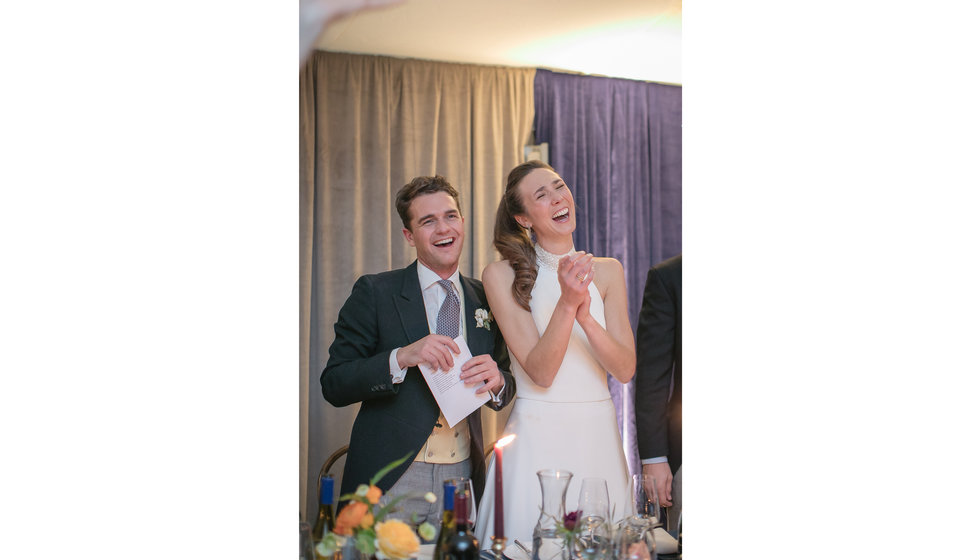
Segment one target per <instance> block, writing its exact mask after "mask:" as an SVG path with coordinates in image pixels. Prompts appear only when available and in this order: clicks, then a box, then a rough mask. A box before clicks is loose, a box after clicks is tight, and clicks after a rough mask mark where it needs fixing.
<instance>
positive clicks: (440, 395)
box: [419, 335, 490, 428]
mask: <svg viewBox="0 0 980 560" xmlns="http://www.w3.org/2000/svg"><path fill="white" fill-rule="evenodd" d="M454 342H456V345H457V346H459V352H460V353H459V354H457V355H454V356H453V367H452V369H450V370H449V371H448V372H445V371H442V370H434V369H432V368H430V367H429V366H427V365H425V364H419V370H421V371H422V377H424V378H425V382H426V383H428V384H429V390H430V391H432V396H434V397H435V398H436V403H437V404H438V405H439V409H440V410H442V415H443V416H445V417H446V420H447V421H448V422H449V427H450V428H452V427H453V426H455V425H456V424H458V423H459V421H460V420H462V419H463V418H466V417H467V416H469V415H470V413H471V412H473V411H474V410H476V409H478V408H480V407H481V406H483V404H484V403H485V402H487V401H488V400H490V393H489V392H486V393H482V394H479V395H477V394H476V390H477V389H479V388H480V386H479V385H476V386H474V387H467V386H466V385H465V384H464V383H463V381H462V380H461V379H460V378H459V374H460V369H461V368H462V367H463V364H465V363H466V362H467V361H469V359H470V358H472V357H473V354H471V353H470V348H469V346H467V345H466V342H465V341H463V335H459V336H457V337H456V339H455V341H454Z"/></svg>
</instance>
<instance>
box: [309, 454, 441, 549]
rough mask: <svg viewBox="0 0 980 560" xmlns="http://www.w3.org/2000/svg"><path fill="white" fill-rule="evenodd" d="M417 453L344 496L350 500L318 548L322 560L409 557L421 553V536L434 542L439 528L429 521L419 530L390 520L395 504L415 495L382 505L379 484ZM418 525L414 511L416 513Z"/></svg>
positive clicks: (429, 494)
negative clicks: (389, 516) (388, 516)
mask: <svg viewBox="0 0 980 560" xmlns="http://www.w3.org/2000/svg"><path fill="white" fill-rule="evenodd" d="M414 455H415V454H414V453H409V454H408V455H405V456H404V457H402V458H401V459H398V460H396V461H392V462H391V463H389V464H388V465H386V466H385V467H384V468H382V469H381V470H380V471H378V473H377V474H375V475H374V476H373V477H371V480H370V481H369V482H368V483H367V484H361V485H359V486H358V487H357V489H356V490H355V491H354V492H353V493H352V494H345V495H343V496H340V498H339V500H340V501H344V500H350V501H349V502H347V505H345V506H344V507H343V509H341V510H340V513H338V514H337V520H336V522H335V524H334V527H333V530H332V531H330V532H329V533H327V534H326V535H323V536H322V537H321V536H320V535H314V538H320V542H319V543H317V545H316V547H315V548H314V551H315V552H316V556H317V559H318V560H322V559H330V560H366V559H369V558H372V557H373V558H378V559H379V560H407V559H408V558H414V557H415V556H417V555H418V552H419V547H420V546H421V542H420V541H419V536H421V537H422V538H423V539H425V540H427V541H431V540H433V539H434V538H435V536H436V528H435V526H433V525H432V524H431V523H428V522H425V523H422V524H421V525H419V526H418V533H417V534H416V531H415V530H414V529H412V527H410V526H409V525H408V523H405V521H403V520H401V519H386V517H387V515H388V514H389V513H390V512H392V511H393V510H394V509H395V506H397V505H398V503H399V502H400V501H402V500H404V499H405V498H408V497H411V496H412V495H411V494H404V495H401V496H395V497H394V498H392V499H390V500H388V501H387V503H386V504H381V497H382V495H383V492H382V491H381V489H380V488H378V486H377V483H378V481H379V480H381V479H382V478H383V477H384V476H385V475H386V474H388V473H389V472H390V471H391V470H392V469H394V468H395V467H397V466H398V465H400V464H402V463H403V462H405V461H407V460H408V459H409V458H410V457H412V456H414ZM423 497H424V498H425V500H426V501H427V502H429V503H435V501H436V495H435V494H433V493H432V492H426V493H425V494H423ZM412 521H413V524H414V514H413V519H412Z"/></svg>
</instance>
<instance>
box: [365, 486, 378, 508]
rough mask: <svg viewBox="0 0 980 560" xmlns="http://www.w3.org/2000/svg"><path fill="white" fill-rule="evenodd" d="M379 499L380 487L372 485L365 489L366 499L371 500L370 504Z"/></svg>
mask: <svg viewBox="0 0 980 560" xmlns="http://www.w3.org/2000/svg"><path fill="white" fill-rule="evenodd" d="M380 499H381V489H380V488H378V487H377V486H372V487H370V488H368V491H367V501H369V502H371V504H372V505H374V504H376V503H378V500H380Z"/></svg>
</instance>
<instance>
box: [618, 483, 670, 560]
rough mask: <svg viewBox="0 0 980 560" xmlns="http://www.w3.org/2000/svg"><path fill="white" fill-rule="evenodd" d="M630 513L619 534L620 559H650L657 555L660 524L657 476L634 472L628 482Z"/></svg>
mask: <svg viewBox="0 0 980 560" xmlns="http://www.w3.org/2000/svg"><path fill="white" fill-rule="evenodd" d="M629 487H630V494H631V495H632V499H631V500H630V512H629V513H630V516H629V517H627V518H626V519H625V520H624V521H623V524H622V526H621V528H620V531H619V535H618V536H617V543H616V548H617V550H618V554H617V560H650V559H655V558H656V557H657V541H656V539H655V538H654V529H655V528H656V527H658V526H659V525H660V500H659V499H658V498H657V479H656V478H655V477H654V476H653V475H650V474H634V475H633V476H631V477H630V481H629Z"/></svg>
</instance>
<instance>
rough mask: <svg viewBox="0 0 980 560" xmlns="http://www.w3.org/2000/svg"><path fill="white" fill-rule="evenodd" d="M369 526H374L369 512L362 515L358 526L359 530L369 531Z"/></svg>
mask: <svg viewBox="0 0 980 560" xmlns="http://www.w3.org/2000/svg"><path fill="white" fill-rule="evenodd" d="M371 525H374V516H373V515H371V512H370V511H369V512H367V513H365V514H364V518H363V519H361V523H360V524H359V527H360V528H361V529H370V528H371Z"/></svg>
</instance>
